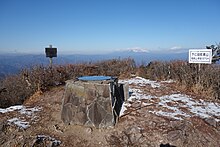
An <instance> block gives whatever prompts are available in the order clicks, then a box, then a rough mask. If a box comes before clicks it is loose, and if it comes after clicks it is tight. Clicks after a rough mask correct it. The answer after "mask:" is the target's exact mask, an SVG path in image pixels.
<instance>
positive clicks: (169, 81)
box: [161, 79, 175, 83]
mask: <svg viewBox="0 0 220 147" xmlns="http://www.w3.org/2000/svg"><path fill="white" fill-rule="evenodd" d="M161 83H175V81H174V80H172V79H170V80H166V81H161Z"/></svg>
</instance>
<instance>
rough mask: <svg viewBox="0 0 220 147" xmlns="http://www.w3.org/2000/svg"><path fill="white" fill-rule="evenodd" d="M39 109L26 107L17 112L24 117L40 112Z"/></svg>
mask: <svg viewBox="0 0 220 147" xmlns="http://www.w3.org/2000/svg"><path fill="white" fill-rule="evenodd" d="M40 109H41V108H37V107H34V108H26V107H24V108H23V109H21V110H20V111H19V112H20V113H21V114H25V115H28V116H31V115H32V114H33V113H35V112H38V111H40Z"/></svg>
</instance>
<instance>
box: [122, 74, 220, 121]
mask: <svg viewBox="0 0 220 147" xmlns="http://www.w3.org/2000/svg"><path fill="white" fill-rule="evenodd" d="M119 82H120V83H129V92H130V93H132V94H131V96H130V98H129V99H128V102H125V103H124V104H123V106H122V110H121V113H120V116H122V115H124V113H125V111H126V110H127V109H128V108H129V107H130V105H129V102H135V101H136V102H140V103H141V101H142V100H144V99H147V100H148V101H149V103H145V102H142V105H144V106H146V105H151V104H154V105H155V106H156V108H157V109H154V110H153V111H152V110H149V111H148V112H151V113H153V114H156V115H159V116H165V117H170V118H173V119H177V120H182V119H183V118H186V117H192V116H199V117H201V118H209V117H212V118H214V119H215V120H216V121H220V105H219V104H218V103H214V102H205V101H204V100H201V99H200V100H195V99H193V98H191V97H190V96H188V95H185V94H181V93H177V94H170V95H164V96H160V97H157V96H152V95H146V94H144V93H143V90H144V89H143V87H145V86H146V85H150V86H151V88H159V87H160V86H161V84H162V83H172V82H174V81H172V80H169V81H162V82H156V81H150V80H147V79H144V78H141V77H136V78H132V79H128V80H121V81H119ZM134 86H135V88H134ZM158 108H160V109H158Z"/></svg>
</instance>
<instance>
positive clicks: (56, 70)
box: [0, 58, 135, 107]
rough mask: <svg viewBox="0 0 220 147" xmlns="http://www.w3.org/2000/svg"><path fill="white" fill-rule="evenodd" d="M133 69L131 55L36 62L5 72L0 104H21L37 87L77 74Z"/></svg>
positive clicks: (42, 88)
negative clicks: (9, 73)
mask: <svg viewBox="0 0 220 147" xmlns="http://www.w3.org/2000/svg"><path fill="white" fill-rule="evenodd" d="M134 70H135V62H134V60H133V59H130V58H128V59H123V60H120V59H112V60H107V61H100V62H96V63H84V64H66V65H54V66H53V67H52V68H51V67H49V66H46V67H45V66H43V65H36V66H32V67H30V68H29V69H23V70H21V72H20V73H19V74H17V75H13V76H8V77H6V78H5V79H4V80H2V81H1V85H0V101H1V103H0V107H8V106H11V105H15V104H22V103H23V101H24V100H25V99H27V98H28V97H30V96H31V95H33V94H34V93H35V92H37V91H41V92H44V91H47V90H49V89H50V88H51V87H54V86H58V85H63V84H65V81H66V80H69V79H75V78H76V77H80V76H85V75H87V76H90V75H108V76H120V75H122V74H126V75H129V74H130V73H131V72H133V71H134Z"/></svg>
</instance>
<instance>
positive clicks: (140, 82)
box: [119, 76, 161, 88]
mask: <svg viewBox="0 0 220 147" xmlns="http://www.w3.org/2000/svg"><path fill="white" fill-rule="evenodd" d="M119 82H120V83H126V82H127V83H129V84H135V85H138V86H141V87H144V86H146V85H151V87H152V88H158V87H160V86H161V85H160V83H157V82H156V81H151V80H148V79H145V78H142V77H138V76H137V77H135V78H132V79H128V80H119Z"/></svg>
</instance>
